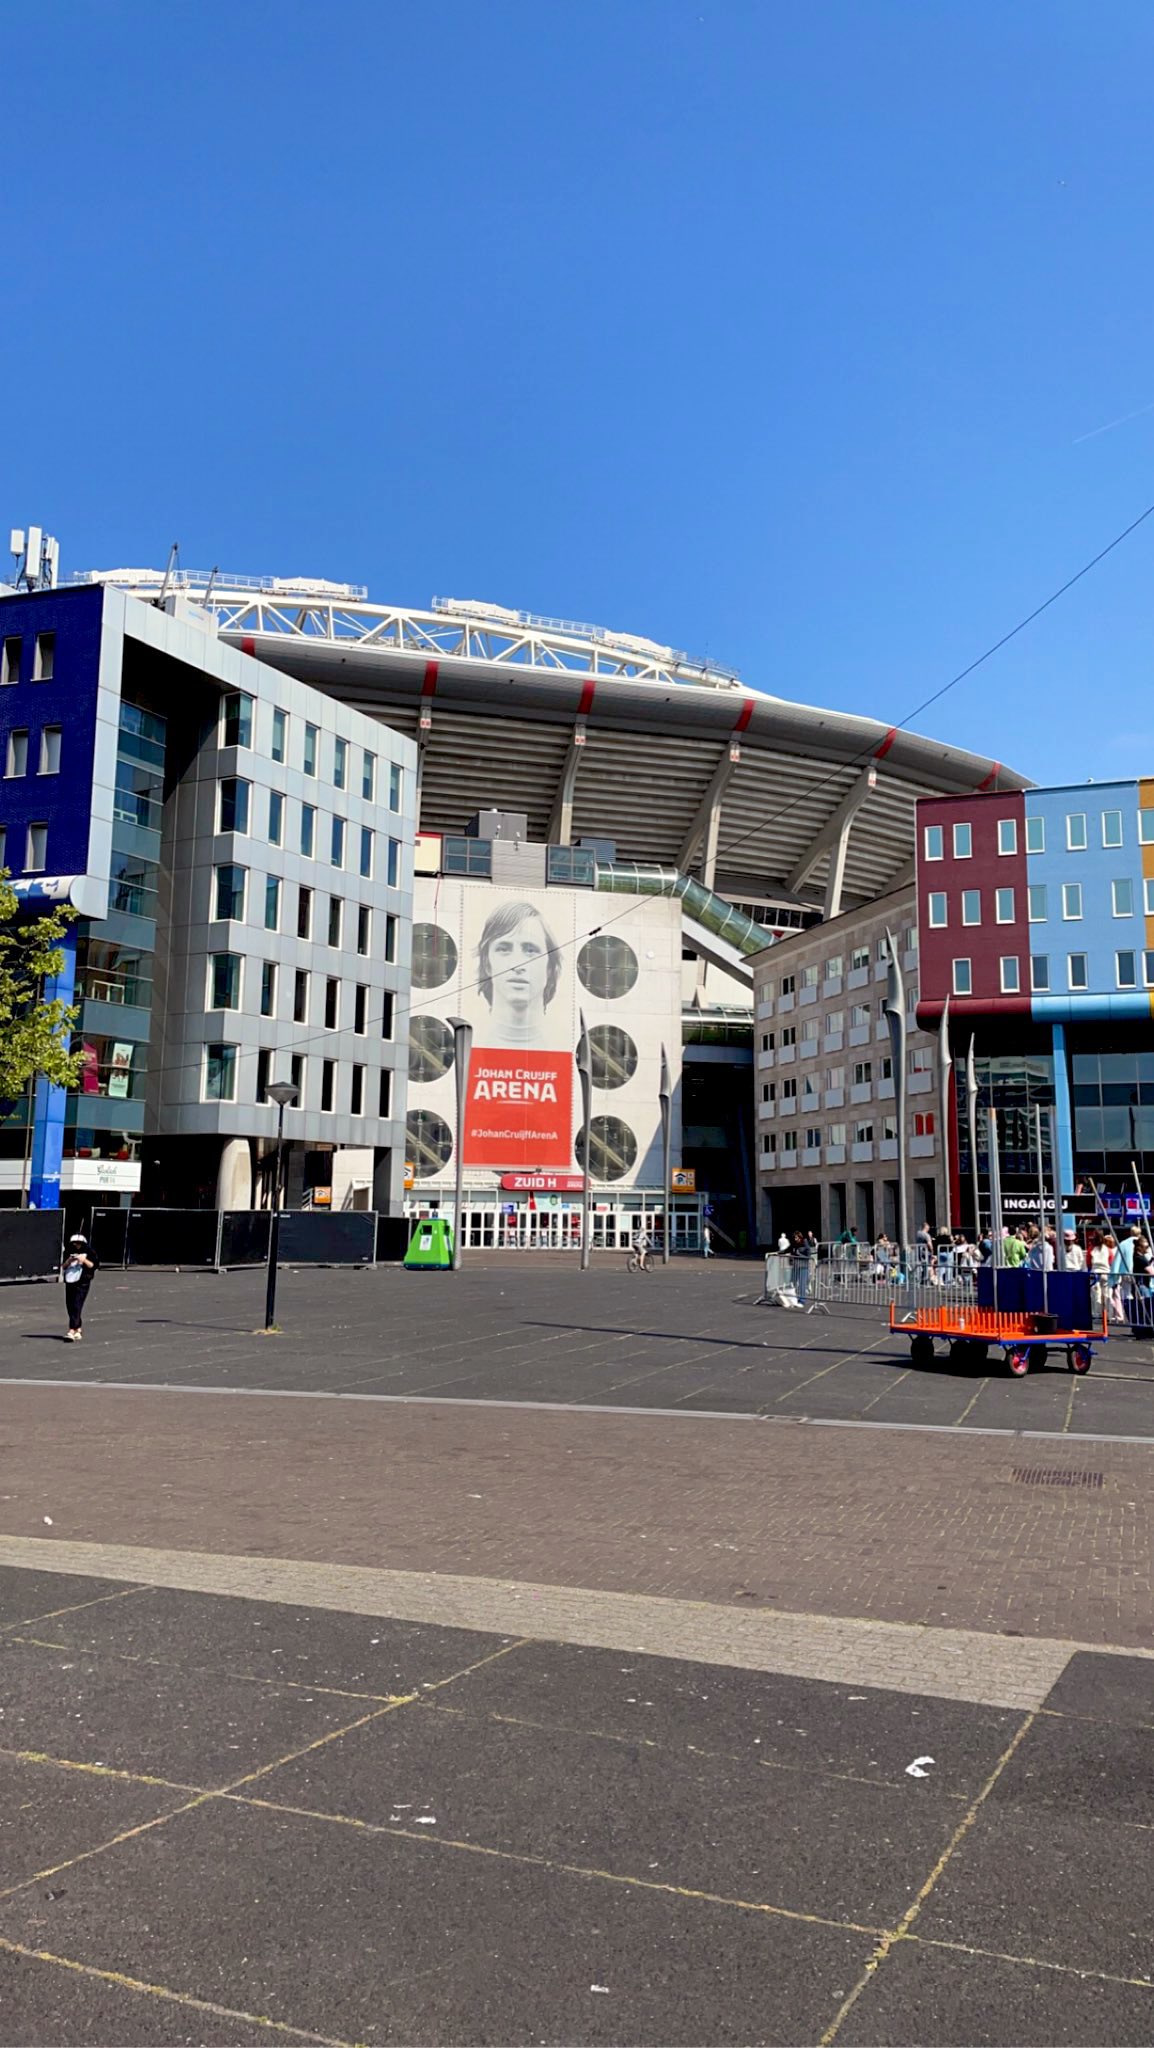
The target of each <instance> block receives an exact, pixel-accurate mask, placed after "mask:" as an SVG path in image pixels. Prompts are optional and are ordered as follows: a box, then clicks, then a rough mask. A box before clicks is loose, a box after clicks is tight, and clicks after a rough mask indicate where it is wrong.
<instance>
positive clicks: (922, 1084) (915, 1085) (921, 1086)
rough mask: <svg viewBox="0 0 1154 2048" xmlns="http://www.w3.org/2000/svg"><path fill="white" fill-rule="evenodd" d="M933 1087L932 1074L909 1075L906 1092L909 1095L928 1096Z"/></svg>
mask: <svg viewBox="0 0 1154 2048" xmlns="http://www.w3.org/2000/svg"><path fill="white" fill-rule="evenodd" d="M933 1085H934V1077H933V1075H932V1074H911V1075H910V1078H909V1082H908V1092H909V1094H911V1095H928V1094H929V1092H930V1089H931V1088H932V1087H933Z"/></svg>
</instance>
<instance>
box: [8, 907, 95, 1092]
mask: <svg viewBox="0 0 1154 2048" xmlns="http://www.w3.org/2000/svg"><path fill="white" fill-rule="evenodd" d="M18 909H19V902H18V898H17V895H16V891H15V890H14V889H13V887H12V885H11V883H10V882H9V880H8V871H7V869H6V868H0V1107H2V1108H4V1109H8V1108H10V1107H11V1105H12V1104H13V1103H14V1102H17V1101H19V1099H20V1097H21V1096H22V1095H23V1094H24V1093H25V1090H26V1089H27V1088H28V1086H29V1083H30V1082H34V1081H35V1080H36V1079H37V1078H38V1076H39V1075H41V1074H43V1075H45V1076H46V1077H47V1079H48V1080H49V1081H53V1082H55V1083H56V1085H57V1086H58V1087H61V1088H73V1087H75V1085H76V1083H77V1082H78V1081H79V1079H80V1074H81V1070H82V1068H83V1065H84V1055H83V1053H81V1052H69V1050H68V1042H69V1038H70V1035H71V1032H72V1026H73V1024H74V1023H75V1021H76V1011H75V1010H74V1009H69V1007H68V1005H67V1004H66V1003H61V1002H45V1000H44V982H45V980H46V979H47V978H48V977H49V976H51V975H53V974H58V973H59V971H60V968H61V966H62V965H63V961H64V955H63V953H62V951H61V949H60V941H61V939H62V938H63V937H64V934H65V932H66V931H67V929H68V927H69V925H70V924H71V923H72V920H73V918H74V917H75V915H76V913H75V911H74V910H72V909H69V908H61V909H58V910H48V911H45V912H44V913H43V914H42V915H41V916H40V917H33V918H18V915H17V913H18Z"/></svg>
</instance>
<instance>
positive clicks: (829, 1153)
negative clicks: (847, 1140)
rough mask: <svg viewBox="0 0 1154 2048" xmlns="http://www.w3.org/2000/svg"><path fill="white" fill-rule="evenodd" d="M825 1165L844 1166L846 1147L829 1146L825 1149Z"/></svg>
mask: <svg viewBox="0 0 1154 2048" xmlns="http://www.w3.org/2000/svg"><path fill="white" fill-rule="evenodd" d="M825 1163H826V1165H827V1166H844V1165H845V1146H844V1145H827V1146H826V1148H825Z"/></svg>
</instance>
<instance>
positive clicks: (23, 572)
mask: <svg viewBox="0 0 1154 2048" xmlns="http://www.w3.org/2000/svg"><path fill="white" fill-rule="evenodd" d="M8 546H9V548H10V550H11V552H12V555H13V558H14V560H15V562H16V577H15V582H16V588H17V590H19V589H20V588H21V586H22V585H23V587H24V589H25V590H55V588H56V579H57V576H58V575H59V572H60V542H59V541H58V540H53V538H52V535H51V534H50V533H45V532H44V531H43V530H42V529H41V528H40V527H39V526H30V527H29V528H28V529H27V531H25V529H24V527H22V526H14V527H13V528H12V531H11V533H10V535H9V537H8Z"/></svg>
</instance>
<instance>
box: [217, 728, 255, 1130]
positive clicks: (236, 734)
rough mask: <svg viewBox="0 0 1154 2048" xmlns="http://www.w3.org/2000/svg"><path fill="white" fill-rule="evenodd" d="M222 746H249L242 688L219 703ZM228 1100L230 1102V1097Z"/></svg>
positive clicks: (250, 742) (250, 734) (250, 741)
mask: <svg viewBox="0 0 1154 2048" xmlns="http://www.w3.org/2000/svg"><path fill="white" fill-rule="evenodd" d="M220 732H221V740H220V743H221V745H222V747H251V745H252V698H251V697H250V696H248V695H247V693H246V692H245V691H244V690H230V691H229V694H228V696H227V697H226V698H225V699H224V702H223V704H222V705H221V718H220ZM228 1100H229V1101H230V1102H231V1101H232V1097H231V1095H230V1096H229V1098H228Z"/></svg>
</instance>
